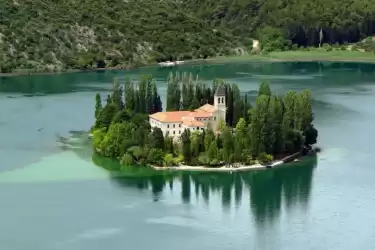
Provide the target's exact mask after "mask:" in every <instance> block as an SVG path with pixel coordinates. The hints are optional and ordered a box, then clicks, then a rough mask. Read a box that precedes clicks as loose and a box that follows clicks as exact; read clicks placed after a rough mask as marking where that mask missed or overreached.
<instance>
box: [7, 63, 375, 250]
mask: <svg viewBox="0 0 375 250" xmlns="http://www.w3.org/2000/svg"><path fill="white" fill-rule="evenodd" d="M177 70H178V71H181V72H184V71H186V72H193V73H194V74H199V78H200V79H201V80H202V81H207V82H210V81H212V79H214V78H216V77H217V78H223V79H224V80H226V81H228V82H231V83H236V84H238V85H239V87H240V89H241V91H242V92H243V93H249V95H250V96H251V97H252V98H253V99H254V97H255V95H256V90H257V89H258V86H259V83H260V81H261V80H269V81H270V85H271V88H272V90H273V92H274V93H279V94H280V95H282V94H283V93H285V92H286V91H287V90H290V89H294V90H302V89H305V88H309V89H311V91H312V93H313V97H314V113H315V121H314V124H315V126H316V128H317V129H318V130H319V146H320V147H321V148H322V149H323V151H322V152H321V153H320V154H319V155H318V156H317V157H312V158H307V159H304V161H302V162H300V163H294V164H291V165H289V166H285V167H282V168H279V169H273V170H267V171H258V172H248V173H233V174H227V173H216V174H213V173H160V172H154V171H151V170H148V169H139V168H129V170H128V171H126V172H124V173H123V174H121V175H118V174H114V173H113V172H111V171H108V170H107V169H105V168H111V167H112V166H114V164H116V163H114V162H111V161H110V160H108V159H103V158H100V157H97V156H95V155H94V156H93V153H92V150H91V148H90V146H89V144H90V142H89V141H88V139H87V138H86V133H85V132H84V131H87V130H88V129H89V128H90V126H91V125H92V124H93V121H94V100H95V93H97V92H100V93H101V94H102V95H103V97H104V96H105V95H106V94H107V93H108V92H109V91H110V89H111V86H112V80H113V78H114V77H117V78H118V79H119V81H120V82H122V81H124V79H125V78H127V77H129V78H131V79H135V80H136V79H138V77H139V75H141V74H152V75H153V76H154V77H155V79H156V82H157V85H158V87H159V92H160V93H161V96H162V98H163V99H165V91H166V85H165V83H166V78H167V76H168V74H169V73H170V71H177ZM374 101H375V65H371V64H359V63H307V62H304V63H297V62H294V63H255V62H251V63H227V64H215V65H210V64H204V65H190V66H181V67H179V68H173V69H158V68H142V69H137V70H132V71H103V72H86V73H66V74H61V75H39V76H17V77H3V78H0V159H1V161H0V201H1V202H0V206H1V210H0V249H4V250H29V249H38V250H55V249H56V250H59V249H61V250H66V249H69V250H82V249H90V250H102V249H120V248H129V249H154V248H157V249H159V248H160V249H164V250H169V249H170V250H175V249H180V250H185V249H225V250H227V249H275V250H283V249H285V250H290V249H296V250H297V249H298V250H300V249H340V250H346V249H347V250H349V249H350V250H352V249H375V234H374V231H375V213H373V210H374V209H375V196H374V194H373V192H374V190H375V182H374V181H373V178H374V177H375V164H374V163H373V160H372V156H373V154H374V153H373V152H374V151H373V149H372V142H373V141H375V132H374V131H372V129H373V128H374V127H375V112H374V106H372V105H373V104H374ZM100 166H103V167H104V168H103V167H100Z"/></svg>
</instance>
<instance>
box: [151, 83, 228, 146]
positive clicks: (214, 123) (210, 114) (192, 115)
mask: <svg viewBox="0 0 375 250" xmlns="http://www.w3.org/2000/svg"><path fill="white" fill-rule="evenodd" d="M225 119H226V103H225V89H224V87H223V86H219V87H218V88H217V90H216V92H215V95H214V105H211V104H205V105H203V106H201V107H200V108H198V109H196V110H194V111H171V112H158V113H155V114H152V115H150V116H149V122H150V125H151V127H158V128H160V129H161V131H162V132H163V135H164V136H166V135H169V136H171V137H173V138H174V139H177V138H179V137H180V136H181V134H182V133H183V132H184V130H185V129H189V130H190V131H191V132H195V131H203V130H205V129H207V128H209V127H210V128H211V129H213V130H214V131H216V130H217V129H218V127H219V124H220V123H221V121H225Z"/></svg>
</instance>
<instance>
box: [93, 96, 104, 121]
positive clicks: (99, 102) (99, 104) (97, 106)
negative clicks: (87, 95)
mask: <svg viewBox="0 0 375 250" xmlns="http://www.w3.org/2000/svg"><path fill="white" fill-rule="evenodd" d="M102 108H103V105H102V98H101V97H100V94H99V93H97V94H96V96H95V119H97V118H98V116H99V113H100V111H101V110H102Z"/></svg>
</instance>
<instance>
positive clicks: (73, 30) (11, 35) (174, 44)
mask: <svg viewBox="0 0 375 250" xmlns="http://www.w3.org/2000/svg"><path fill="white" fill-rule="evenodd" d="M320 31H321V32H320ZM320 34H321V35H320ZM372 34H375V3H374V0H356V1H353V0H64V1H62V0H48V1H47V0H0V70H1V72H2V73H6V72H15V71H21V70H27V71H29V70H31V71H61V70H64V69H81V68H91V67H116V66H123V67H126V66H134V65H141V64H146V63H151V62H156V61H165V60H176V59H180V60H181V59H182V60H184V59H191V58H206V57H212V56H219V55H233V54H242V53H247V52H249V51H250V50H251V48H252V38H254V39H257V40H260V45H261V49H262V50H263V51H271V50H288V49H291V48H292V47H294V48H296V47H298V46H318V45H319V43H320V38H322V43H323V44H324V43H328V44H335V43H346V42H348V43H353V42H357V41H360V40H361V39H363V38H365V37H367V36H370V35H372Z"/></svg>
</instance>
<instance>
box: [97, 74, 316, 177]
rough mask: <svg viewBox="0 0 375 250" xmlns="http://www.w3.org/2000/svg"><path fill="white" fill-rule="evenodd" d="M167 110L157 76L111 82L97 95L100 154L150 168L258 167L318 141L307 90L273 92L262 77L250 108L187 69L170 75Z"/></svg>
mask: <svg viewBox="0 0 375 250" xmlns="http://www.w3.org/2000/svg"><path fill="white" fill-rule="evenodd" d="M166 99H167V100H166V111H165V112H163V111H162V101H161V98H160V95H159V93H158V90H157V87H156V84H155V81H154V80H153V78H152V77H151V76H142V77H141V79H140V81H139V82H137V83H136V82H132V81H130V80H126V82H125V84H124V86H121V85H120V84H119V83H118V81H117V80H116V79H115V81H114V85H113V92H112V94H111V95H108V96H107V100H106V103H105V104H104V106H103V103H102V100H101V96H100V94H97V95H96V105H95V117H96V121H95V124H94V126H93V127H92V134H93V147H94V148H95V150H96V151H97V153H98V154H100V155H102V156H105V157H111V158H117V159H119V160H120V161H121V164H122V165H124V166H129V165H139V166H152V167H154V168H155V169H168V168H169V169H181V170H184V169H185V170H194V169H201V170H202V169H203V170H204V169H213V168H215V169H219V168H223V167H228V166H231V167H236V168H237V169H241V168H242V169H259V168H261V167H264V166H266V165H267V166H270V165H272V164H276V163H277V162H280V159H283V158H285V157H288V156H291V155H294V156H296V155H301V154H305V153H307V152H309V151H310V150H311V148H312V145H313V144H315V143H316V142H317V136H318V132H317V130H316V129H315V128H314V126H313V124H312V122H313V112H312V106H311V102H312V96H311V92H310V91H309V90H305V91H302V92H296V91H293V90H291V91H288V92H287V93H286V94H285V96H284V97H283V98H281V97H279V96H276V95H272V93H271V89H270V87H269V84H268V83H267V82H262V83H261V84H260V87H259V91H258V95H257V97H256V101H255V105H251V104H250V101H249V98H248V96H247V95H246V94H245V95H244V96H242V95H241V94H240V90H239V88H238V86H237V85H236V84H229V83H226V82H224V81H222V80H214V81H213V83H212V85H211V86H209V85H207V84H205V83H202V82H200V81H199V80H198V77H197V78H194V77H193V75H192V74H186V73H183V74H179V73H176V74H172V73H171V74H170V76H169V78H168V83H167V98H166Z"/></svg>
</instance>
